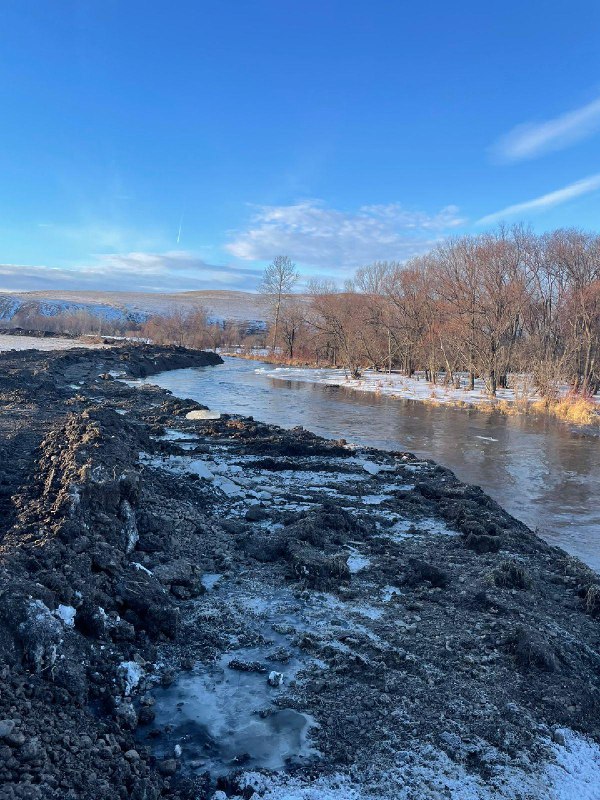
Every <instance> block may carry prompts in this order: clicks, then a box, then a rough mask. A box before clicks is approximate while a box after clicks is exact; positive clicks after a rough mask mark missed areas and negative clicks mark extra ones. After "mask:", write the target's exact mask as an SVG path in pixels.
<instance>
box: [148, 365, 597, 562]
mask: <svg viewBox="0 0 600 800" xmlns="http://www.w3.org/2000/svg"><path fill="white" fill-rule="evenodd" d="M257 370H258V371H257ZM141 382H146V383H153V384H157V385H159V386H162V387H164V388H165V389H170V390H171V391H172V392H173V393H174V394H175V395H177V396H179V397H189V398H192V399H194V400H196V401H198V402H199V403H203V404H205V405H207V406H209V407H210V408H211V409H214V410H216V411H221V412H224V413H230V414H244V415H246V416H253V417H254V418H255V419H257V420H261V421H263V422H268V423H273V424H276V425H281V426H283V427H286V428H290V427H294V426H296V425H302V426H304V427H305V428H307V429H308V430H311V431H314V432H315V433H318V434H320V435H321V436H326V437H328V438H333V439H339V438H344V439H346V440H347V441H348V442H353V443H356V444H361V445H369V446H373V447H379V448H383V449H389V450H409V451H410V452H413V453H416V454H417V455H419V456H425V457H427V458H432V459H434V460H435V461H437V462H438V463H440V464H442V465H444V466H445V467H449V468H450V469H451V470H453V472H455V473H456V475H457V476H458V477H459V478H460V479H461V480H462V481H465V482H467V483H475V484H478V485H479V486H481V487H482V488H483V489H485V491H486V492H487V493H488V494H489V495H491V496H492V497H493V498H494V499H495V500H497V501H498V503H500V505H502V506H503V507H504V508H506V509H507V510H508V511H509V512H510V513H511V514H513V516H515V517H517V518H518V519H520V520H522V521H523V522H524V523H525V524H526V525H528V526H529V527H530V528H532V529H533V530H536V531H537V532H538V533H539V534H540V536H543V537H544V538H545V539H546V540H547V541H549V542H550V543H551V544H555V545H558V546H560V547H562V548H564V549H565V550H567V551H568V552H569V553H572V554H573V555H576V556H578V557H579V558H581V559H582V560H583V561H585V562H586V563H587V564H589V565H590V566H591V567H593V568H594V569H595V570H597V571H599V572H600V439H599V438H598V437H597V436H591V435H589V434H585V433H583V432H582V431H578V430H577V429H573V428H572V427H570V426H568V425H566V424H565V423H561V422H558V421H555V420H553V419H551V418H546V417H541V416H540V417H524V416H514V417H507V416H504V415H502V414H489V413H482V412H480V411H477V410H467V409H458V408H445V407H440V406H430V405H427V404H425V403H419V402H417V401H414V400H399V399H396V398H390V397H380V396H377V395H375V394H369V393H365V392H353V391H352V390H350V389H345V388H343V387H341V386H340V387H337V386H323V385H319V384H315V383H308V382H302V381H296V380H293V381H292V380H289V379H285V378H278V377H277V372H276V371H275V367H273V366H271V365H269V364H263V363H259V362H256V361H244V360H242V359H235V358H225V363H224V364H222V365H220V366H218V367H199V368H195V369H182V370H175V371H173V372H166V373H162V374H161V375H155V376H153V377H151V378H148V379H147V380H146V381H141ZM136 383H139V382H136Z"/></svg>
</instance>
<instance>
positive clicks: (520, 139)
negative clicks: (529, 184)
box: [492, 99, 600, 163]
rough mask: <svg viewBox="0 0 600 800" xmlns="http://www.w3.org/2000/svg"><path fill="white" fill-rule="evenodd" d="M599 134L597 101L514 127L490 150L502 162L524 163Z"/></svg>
mask: <svg viewBox="0 0 600 800" xmlns="http://www.w3.org/2000/svg"><path fill="white" fill-rule="evenodd" d="M598 131H600V99H598V100H594V101H592V102H591V103H588V104H587V105H585V106H581V108H577V109H575V110H574V111H569V112H568V113H566V114H561V115H560V116H559V117H555V118H554V119H549V120H546V121H545V122H538V123H535V122H528V123H524V124H522V125H517V127H516V128H513V130H511V131H509V133H507V134H506V135H505V136H503V137H502V138H501V139H499V140H498V142H496V144H495V145H494V146H493V147H492V153H493V154H494V156H495V157H496V158H497V159H498V160H500V161H502V162H505V163H506V162H514V161H525V160H527V159H531V158H537V157H538V156H542V155H545V154H546V153H551V152H553V151H556V150H563V149H564V148H566V147H570V146H571V145H572V144H575V143H576V142H580V141H582V140H583V139H587V138H588V137H590V136H593V135H594V134H595V133H597V132H598Z"/></svg>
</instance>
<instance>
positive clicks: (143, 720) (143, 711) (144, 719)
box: [138, 706, 156, 725]
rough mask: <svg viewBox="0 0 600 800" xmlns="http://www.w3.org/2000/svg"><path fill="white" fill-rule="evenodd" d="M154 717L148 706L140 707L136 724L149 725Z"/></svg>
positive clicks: (153, 712)
mask: <svg viewBox="0 0 600 800" xmlns="http://www.w3.org/2000/svg"><path fill="white" fill-rule="evenodd" d="M155 717H156V712H155V711H154V709H153V708H151V707H150V706H142V707H141V708H140V710H139V713H138V724H139V725H150V724H151V723H152V722H154V718H155Z"/></svg>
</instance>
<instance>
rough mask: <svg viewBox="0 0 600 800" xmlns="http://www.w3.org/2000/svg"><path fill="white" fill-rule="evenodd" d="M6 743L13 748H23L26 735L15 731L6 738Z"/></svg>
mask: <svg viewBox="0 0 600 800" xmlns="http://www.w3.org/2000/svg"><path fill="white" fill-rule="evenodd" d="M4 741H5V742H6V743H7V744H9V745H10V746H11V747H22V746H23V745H24V744H25V741H26V738H25V734H24V733H21V732H20V731H13V733H8V734H7V735H6V736H5V737H4Z"/></svg>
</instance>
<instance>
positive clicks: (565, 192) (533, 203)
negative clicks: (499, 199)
mask: <svg viewBox="0 0 600 800" xmlns="http://www.w3.org/2000/svg"><path fill="white" fill-rule="evenodd" d="M596 189H600V173H597V174H596V175H590V176H589V177H588V178H583V179H582V180H580V181H575V183H570V184H569V185H568V186H565V187H563V188H562V189H557V190H556V191H554V192H549V193H548V194H544V195H542V196H541V197H536V198H535V199H534V200H527V201H526V202H525V203H517V204H516V205H514V206H508V207H507V208H503V209H502V211H496V212H494V213H493V214H488V215H487V216H485V217H482V218H481V219H480V220H478V221H477V224H478V225H488V224H490V223H493V222H499V221H501V220H503V219H505V218H506V217H514V216H517V215H521V216H523V215H524V214H528V213H530V212H536V211H544V210H546V209H548V208H552V207H553V206H558V205H561V204H562V203H566V202H568V201H569V200H573V199H574V198H575V197H581V196H582V195H584V194H589V193H590V192H594V191H595V190H596Z"/></svg>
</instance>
